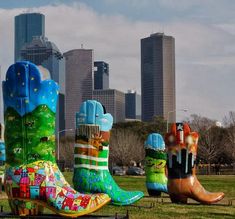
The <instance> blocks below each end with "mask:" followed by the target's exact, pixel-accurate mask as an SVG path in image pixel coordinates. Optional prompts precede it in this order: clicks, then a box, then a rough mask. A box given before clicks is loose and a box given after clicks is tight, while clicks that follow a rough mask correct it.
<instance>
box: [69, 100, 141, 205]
mask: <svg viewBox="0 0 235 219" xmlns="http://www.w3.org/2000/svg"><path fill="white" fill-rule="evenodd" d="M112 124H113V117H112V116H111V114H109V113H105V112H104V108H103V106H102V105H101V104H100V103H99V102H97V101H95V100H88V101H85V102H83V103H82V105H81V107H80V111H79V112H78V113H77V115H76V128H77V130H76V144H75V152H74V158H75V162H74V163H75V166H74V176H73V184H74V188H75V189H76V190H77V191H80V192H91V193H97V192H102V193H106V194H108V195H109V196H110V198H111V199H112V203H113V204H115V205H129V204H132V203H133V202H135V201H137V200H139V199H140V198H142V197H143V195H144V194H143V193H142V192H139V191H133V192H130V191H124V190H122V189H121V188H119V186H118V185H117V184H116V182H115V181H114V180H113V178H112V176H111V175H110V172H109V169H108V157H109V138H110V130H111V128H112Z"/></svg>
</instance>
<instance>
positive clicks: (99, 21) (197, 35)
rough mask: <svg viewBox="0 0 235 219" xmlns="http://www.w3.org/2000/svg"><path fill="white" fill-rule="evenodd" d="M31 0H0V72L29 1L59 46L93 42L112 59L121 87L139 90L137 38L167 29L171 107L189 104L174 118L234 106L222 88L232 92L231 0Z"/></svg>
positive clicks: (99, 55) (99, 56)
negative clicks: (172, 53) (171, 43)
mask: <svg viewBox="0 0 235 219" xmlns="http://www.w3.org/2000/svg"><path fill="white" fill-rule="evenodd" d="M29 2H31V4H29ZM32 2H33V1H30V0H28V1H25V3H21V4H19V3H18V4H17V1H11V0H10V1H7V2H4V3H3V2H1V3H0V16H1V18H2V19H1V21H0V28H1V29H4V31H1V39H2V43H1V44H0V46H1V47H0V48H1V49H0V51H1V52H0V60H1V63H0V65H1V66H2V67H1V69H2V73H5V72H6V70H7V67H8V66H9V65H11V64H12V63H13V60H14V59H13V51H14V50H13V46H14V45H13V37H14V35H13V29H14V28H13V21H14V16H16V15H18V14H20V13H22V12H23V11H26V10H28V8H29V7H34V8H33V9H32V11H34V12H41V13H43V14H45V17H46V32H47V37H48V38H49V39H50V40H51V41H53V42H55V43H56V45H57V46H58V48H59V49H60V50H61V52H66V51H68V50H70V49H77V48H80V47H81V44H83V46H84V48H92V49H94V60H105V61H106V62H107V63H109V64H110V72H112V73H111V75H110V87H112V88H115V89H118V90H121V91H123V92H126V91H127V90H128V89H135V90H137V92H138V93H140V39H141V38H144V37H147V36H149V35H150V34H151V33H153V32H165V34H166V35H171V36H173V37H174V38H175V39H176V42H177V44H176V101H177V103H176V108H177V109H181V108H187V109H188V112H187V113H186V114H185V113H182V112H178V117H180V118H182V117H184V116H189V115H190V114H193V113H196V114H201V115H202V116H207V117H209V118H214V119H217V120H221V119H222V118H223V116H224V115H226V114H227V113H228V112H229V111H234V109H235V103H233V101H231V100H230V98H229V96H230V95H228V94H231V93H233V92H234V86H233V81H234V79H235V75H234V74H233V71H234V68H235V64H234V63H235V62H234V59H235V58H234V51H235V46H234V45H233V44H234V43H233V42H234V35H235V31H234V28H233V23H234V22H235V16H234V13H232V11H233V10H234V8H235V3H234V2H233V1H223V3H221V2H219V1H213V10H212V8H211V7H210V6H211V4H212V1H207V2H203V1H181V2H180V3H177V4H176V3H174V1H170V0H166V1H160V0H159V1H151V0H149V1H141V3H139V4H138V3H137V1H134V0H128V1H125V3H124V2H123V3H122V4H121V3H118V1H115V0H113V1H105V0H103V1H99V3H100V4H99V5H98V3H97V2H98V1H96V0H95V1H92V2H91V1H60V2H61V3H63V4H61V3H58V1H40V3H38V2H37V3H35V2H34V3H32ZM66 2H68V4H66ZM138 2H139V1H138ZM27 3H28V5H27ZM48 4H51V5H48ZM52 4H54V5H52ZM26 6H28V7H26ZM121 9H123V10H121ZM124 9H125V10H124ZM153 12H155V13H153ZM63 14H66V15H67V14H69V15H70V16H61V15H63ZM138 15H139V16H138ZM179 15H180V17H179ZM74 20H76V22H73V21H74ZM227 20H229V22H227ZM85 21H86V22H85ZM58 24H59V25H58ZM221 78H222V79H223V80H221Z"/></svg>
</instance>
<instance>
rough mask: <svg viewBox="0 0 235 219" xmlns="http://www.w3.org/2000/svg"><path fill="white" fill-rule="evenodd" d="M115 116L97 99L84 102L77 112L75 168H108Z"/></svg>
mask: <svg viewBox="0 0 235 219" xmlns="http://www.w3.org/2000/svg"><path fill="white" fill-rule="evenodd" d="M112 123H113V117H112V116H111V115H110V114H108V113H107V114H106V113H105V109H104V107H103V106H102V105H101V104H100V103H99V102H97V101H95V100H88V101H85V102H83V103H82V105H81V107H80V111H79V112H78V113H77V114H76V144H75V149H74V157H75V168H87V169H93V170H108V157H109V138H110V129H111V128H112Z"/></svg>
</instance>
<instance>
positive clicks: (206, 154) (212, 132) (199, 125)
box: [188, 114, 225, 174]
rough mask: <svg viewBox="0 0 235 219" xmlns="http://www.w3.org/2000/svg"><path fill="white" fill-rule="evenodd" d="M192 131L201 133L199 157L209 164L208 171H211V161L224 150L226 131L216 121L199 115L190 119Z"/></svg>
mask: <svg viewBox="0 0 235 219" xmlns="http://www.w3.org/2000/svg"><path fill="white" fill-rule="evenodd" d="M188 122H189V124H190V127H191V128H192V131H197V132H198V133H199V141H198V157H199V158H200V159H201V160H203V161H204V162H206V163H207V164H208V173H209V174H210V172H211V163H212V162H215V161H216V158H218V157H219V155H220V154H221V153H222V151H223V150H224V147H223V145H224V132H225V130H224V129H223V128H221V127H217V126H216V121H215V120H212V119H209V118H206V117H201V116H199V115H196V114H194V115H191V118H190V119H188Z"/></svg>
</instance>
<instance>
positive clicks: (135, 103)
mask: <svg viewBox="0 0 235 219" xmlns="http://www.w3.org/2000/svg"><path fill="white" fill-rule="evenodd" d="M125 114H126V119H141V96H140V95H139V94H137V93H136V91H134V90H128V92H127V93H126V94H125Z"/></svg>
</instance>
